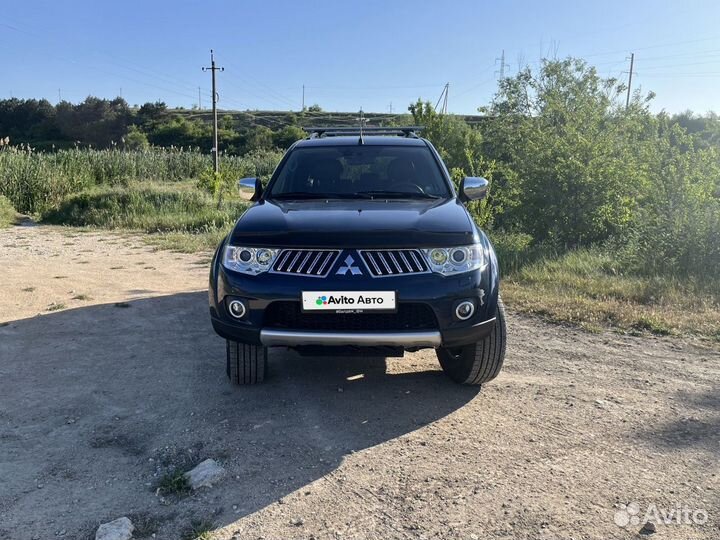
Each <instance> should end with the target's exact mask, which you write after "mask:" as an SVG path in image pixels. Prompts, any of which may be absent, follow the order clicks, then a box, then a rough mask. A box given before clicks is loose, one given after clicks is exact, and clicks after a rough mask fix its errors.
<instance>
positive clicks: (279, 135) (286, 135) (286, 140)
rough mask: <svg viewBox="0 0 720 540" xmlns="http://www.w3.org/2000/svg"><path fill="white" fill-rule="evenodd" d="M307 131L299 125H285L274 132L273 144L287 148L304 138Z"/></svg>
mask: <svg viewBox="0 0 720 540" xmlns="http://www.w3.org/2000/svg"><path fill="white" fill-rule="evenodd" d="M305 136H306V133H305V132H304V131H303V130H302V128H300V127H298V126H285V127H284V128H282V129H280V130H279V131H276V132H274V133H273V136H272V139H273V145H274V146H276V147H277V148H282V149H286V148H288V147H290V145H291V144H293V143H294V142H295V141H299V140H300V139H304V138H305Z"/></svg>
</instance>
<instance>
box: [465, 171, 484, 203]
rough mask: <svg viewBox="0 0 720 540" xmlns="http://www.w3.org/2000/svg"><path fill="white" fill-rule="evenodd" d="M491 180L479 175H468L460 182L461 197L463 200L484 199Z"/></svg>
mask: <svg viewBox="0 0 720 540" xmlns="http://www.w3.org/2000/svg"><path fill="white" fill-rule="evenodd" d="M489 185H490V182H488V181H487V180H485V179H484V178H480V177H479V176H466V177H465V178H463V179H462V182H460V198H461V199H462V200H463V201H476V200H479V199H484V198H485V196H486V195H487V190H488V186H489Z"/></svg>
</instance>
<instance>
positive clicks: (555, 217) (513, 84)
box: [481, 59, 652, 246]
mask: <svg viewBox="0 0 720 540" xmlns="http://www.w3.org/2000/svg"><path fill="white" fill-rule="evenodd" d="M624 90H625V89H624V87H622V86H621V85H618V84H617V81H615V80H613V79H609V80H603V79H601V78H600V77H599V76H598V75H597V73H596V71H595V69H594V68H592V67H589V66H587V65H586V64H585V62H583V61H580V60H575V59H568V60H563V61H552V62H548V61H546V62H544V64H543V66H542V67H541V69H540V71H539V73H537V74H533V73H531V72H530V70H529V69H526V70H524V71H522V72H520V73H518V74H517V75H516V76H515V77H510V78H506V79H504V80H503V81H501V82H500V85H499V90H498V93H497V94H496V96H495V98H494V99H493V102H492V103H491V105H490V106H489V107H487V108H483V109H481V112H483V113H485V114H487V115H489V116H491V117H493V121H492V122H491V123H489V124H488V126H487V127H486V129H485V140H486V141H488V142H487V144H486V145H485V148H484V149H485V152H486V153H487V154H488V155H489V156H490V157H492V158H494V159H496V160H497V161H498V162H499V163H503V167H500V169H501V170H500V171H499V172H500V173H501V174H500V176H502V177H503V181H505V182H506V183H508V184H509V185H510V187H511V189H512V191H513V192H514V195H515V197H514V201H513V202H514V205H513V208H514V210H513V211H512V212H509V213H508V214H507V215H506V216H505V219H504V220H503V221H502V223H501V224H502V225H505V226H507V227H508V228H517V229H520V230H522V231H524V232H528V233H530V234H531V235H532V236H533V237H534V238H535V239H536V240H548V241H551V242H555V243H559V244H565V245H569V246H577V245H588V244H592V243H594V242H599V241H602V240H606V239H608V238H610V237H611V236H613V235H616V234H619V233H620V232H622V231H623V230H627V228H628V227H629V226H630V225H631V224H632V222H633V218H634V216H635V215H636V214H637V211H638V206H639V204H638V203H639V200H640V197H641V196H642V193H643V192H644V190H645V189H646V187H647V185H648V182H649V181H650V179H649V177H648V175H647V167H642V166H641V163H640V161H641V158H642V155H643V152H644V151H645V149H646V148H647V145H648V137H647V132H648V131H652V119H651V115H650V114H649V112H648V110H647V105H646V103H644V102H643V101H642V100H641V98H640V97H639V96H636V98H635V99H634V100H633V103H632V106H631V108H630V110H629V111H625V108H624V104H622V103H621V100H620V98H621V97H622V94H623V92H624Z"/></svg>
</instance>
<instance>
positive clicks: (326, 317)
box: [263, 301, 438, 332]
mask: <svg viewBox="0 0 720 540" xmlns="http://www.w3.org/2000/svg"><path fill="white" fill-rule="evenodd" d="M263 326H264V327H266V328H283V329H288V330H309V331H312V330H315V331H326V332H332V331H338V332H342V331H358V332H382V331H398V330H405V331H411V330H435V329H437V327H438V324H437V319H436V318H435V313H433V310H432V309H431V308H430V306H428V305H427V304H419V303H403V304H398V309H397V311H396V312H395V313H373V312H372V311H369V312H366V313H332V312H318V313H313V312H303V311H302V308H301V306H300V302H287V301H278V302H272V303H271V304H270V305H269V306H268V307H267V309H266V310H265V320H264V324H263Z"/></svg>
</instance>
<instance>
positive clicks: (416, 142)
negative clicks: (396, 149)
mask: <svg viewBox="0 0 720 540" xmlns="http://www.w3.org/2000/svg"><path fill="white" fill-rule="evenodd" d="M359 140H360V137H359V136H357V135H351V136H337V137H335V136H333V137H315V138H311V139H303V140H301V141H298V142H297V143H295V148H305V147H314V146H357V145H358V143H359ZM363 144H364V145H368V146H425V145H426V143H425V139H421V138H417V137H397V136H379V135H364V136H363Z"/></svg>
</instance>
